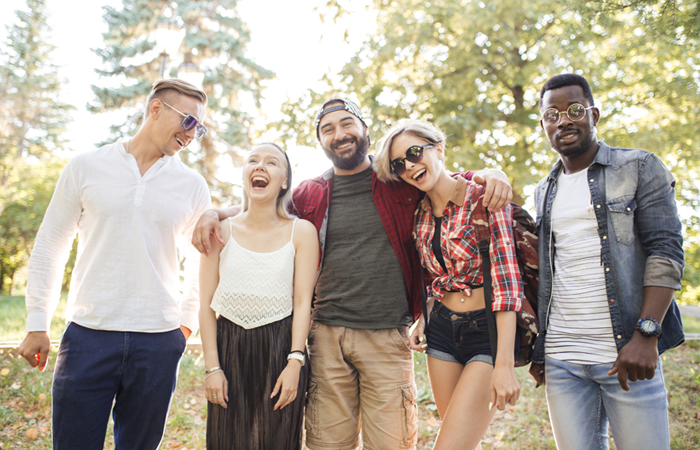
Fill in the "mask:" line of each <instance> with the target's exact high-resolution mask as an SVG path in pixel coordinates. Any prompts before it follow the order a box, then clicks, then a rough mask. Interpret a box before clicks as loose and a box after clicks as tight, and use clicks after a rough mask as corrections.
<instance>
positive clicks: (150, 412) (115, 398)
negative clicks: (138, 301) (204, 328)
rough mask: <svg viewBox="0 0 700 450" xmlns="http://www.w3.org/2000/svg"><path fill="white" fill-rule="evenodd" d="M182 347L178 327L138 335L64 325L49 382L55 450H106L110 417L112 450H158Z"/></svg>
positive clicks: (183, 338)
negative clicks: (51, 380)
mask: <svg viewBox="0 0 700 450" xmlns="http://www.w3.org/2000/svg"><path fill="white" fill-rule="evenodd" d="M185 345H186V340H185V337H184V336H183V334H182V332H181V331H180V329H179V328H178V329H175V330H173V331H168V332H164V333H136V332H122V331H100V330H92V329H90V328H85V327H82V326H80V325H78V324H76V323H70V324H68V328H66V331H65V333H64V334H63V337H62V338H61V345H60V347H59V349H58V356H57V358H56V368H55V371H54V377H53V448H54V449H55V450H65V449H70V450H92V449H95V450H97V449H102V448H104V440H105V434H106V432H107V424H108V422H109V414H110V411H112V414H113V418H114V441H115V448H116V449H117V450H130V449H138V450H148V449H156V448H157V447H158V444H160V441H161V439H162V437H163V431H164V429H165V420H166V418H167V415H168V408H169V406H170V399H171V397H172V394H173V391H174V390H175V385H176V382H177V369H178V364H179V362H180V357H181V356H182V353H183V352H184V350H185ZM113 406H114V408H112V407H113Z"/></svg>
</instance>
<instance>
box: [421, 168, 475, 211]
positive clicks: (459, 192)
mask: <svg viewBox="0 0 700 450" xmlns="http://www.w3.org/2000/svg"><path fill="white" fill-rule="evenodd" d="M452 178H454V179H455V180H456V181H457V184H455V187H454V189H453V190H452V193H451V194H450V198H449V201H450V202H452V203H454V204H455V205H456V206H459V207H461V206H463V205H464V200H465V198H466V196H467V180H466V179H465V178H462V177H461V176H459V175H456V176H455V175H452ZM420 207H421V209H422V210H423V211H427V210H428V208H430V207H431V204H430V197H428V196H427V195H426V196H425V197H424V198H423V200H421V202H420Z"/></svg>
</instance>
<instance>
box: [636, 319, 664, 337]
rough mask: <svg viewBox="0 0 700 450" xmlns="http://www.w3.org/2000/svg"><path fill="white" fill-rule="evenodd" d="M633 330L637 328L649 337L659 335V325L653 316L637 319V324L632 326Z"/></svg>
mask: <svg viewBox="0 0 700 450" xmlns="http://www.w3.org/2000/svg"><path fill="white" fill-rule="evenodd" d="M634 329H635V330H639V332H640V333H642V335H643V336H646V337H651V336H656V337H657V338H660V337H661V333H662V331H661V325H659V322H657V321H656V320H655V319H654V318H653V317H645V318H643V319H639V320H638V321H637V326H636V327H634Z"/></svg>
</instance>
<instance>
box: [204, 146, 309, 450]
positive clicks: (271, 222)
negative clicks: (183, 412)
mask: <svg viewBox="0 0 700 450" xmlns="http://www.w3.org/2000/svg"><path fill="white" fill-rule="evenodd" d="M291 178H292V172H291V166H290V164H289V160H288V158H287V155H286V153H285V151H284V150H283V149H282V148H281V147H279V146H277V145H275V144H261V145H258V146H257V147H255V148H253V150H252V151H251V152H250V154H249V155H248V158H247V159H246V162H245V166H244V168H243V185H244V197H243V198H244V202H243V212H242V213H241V214H239V215H237V216H235V217H231V218H228V219H225V220H223V221H222V223H221V229H222V232H223V238H224V245H221V244H219V243H217V242H214V244H213V248H212V251H211V252H210V253H209V255H208V256H206V257H205V256H203V257H202V259H201V263H200V290H201V303H202V304H201V309H200V330H201V335H202V347H203V351H204V361H205V365H206V375H205V381H204V387H205V393H206V397H207V400H209V410H208V417H207V448H208V449H240V450H249V449H290V450H291V449H299V448H300V447H301V427H302V424H303V417H304V416H303V410H304V399H305V393H306V385H307V377H308V369H307V368H308V365H307V361H306V358H305V357H306V338H307V335H308V332H309V324H310V316H311V297H312V295H313V289H314V282H315V279H316V267H317V265H318V255H319V246H318V237H317V233H316V228H315V227H314V226H313V225H312V224H311V223H310V222H307V221H305V220H301V219H297V218H295V217H291V216H290V215H289V214H288V213H287V206H288V204H289V202H290V201H291V181H292V179H291ZM217 315H218V318H217Z"/></svg>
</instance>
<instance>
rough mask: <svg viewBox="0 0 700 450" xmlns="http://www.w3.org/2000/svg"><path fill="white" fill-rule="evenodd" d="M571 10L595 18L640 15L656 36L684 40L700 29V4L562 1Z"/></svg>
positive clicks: (690, 1) (683, 0)
mask: <svg viewBox="0 0 700 450" xmlns="http://www.w3.org/2000/svg"><path fill="white" fill-rule="evenodd" d="M558 1H559V2H560V3H562V4H563V5H565V7H567V8H574V9H575V10H577V11H579V12H581V13H582V14H586V15H588V16H592V17H600V16H603V17H604V16H606V15H608V14H615V13H617V12H621V11H632V12H634V13H636V14H637V15H638V17H639V20H640V21H641V22H643V23H644V24H645V28H646V29H647V30H648V31H650V32H651V33H652V34H653V35H654V36H658V37H662V38H670V39H679V38H680V39H684V38H686V37H688V36H692V35H693V34H697V31H698V30H699V29H700V2H698V1H697V0H624V1H620V0H573V1H572V0H558Z"/></svg>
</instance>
